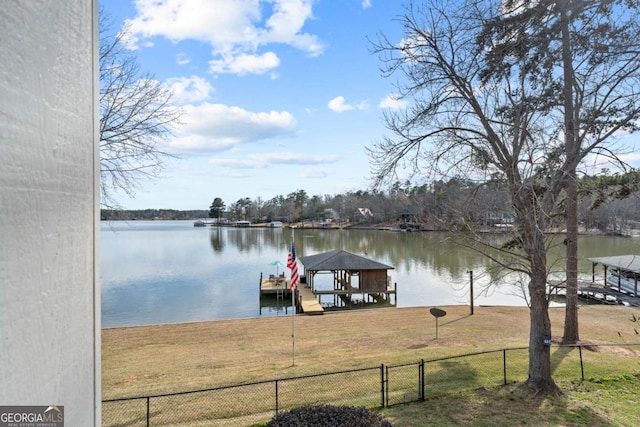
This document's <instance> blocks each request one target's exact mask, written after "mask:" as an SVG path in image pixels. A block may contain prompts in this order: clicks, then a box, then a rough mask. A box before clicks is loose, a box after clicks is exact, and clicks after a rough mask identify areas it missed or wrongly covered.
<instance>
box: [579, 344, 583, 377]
mask: <svg viewBox="0 0 640 427" xmlns="http://www.w3.org/2000/svg"><path fill="white" fill-rule="evenodd" d="M578 352H579V353H580V373H581V375H582V381H584V365H583V363H582V346H581V345H579V346H578Z"/></svg>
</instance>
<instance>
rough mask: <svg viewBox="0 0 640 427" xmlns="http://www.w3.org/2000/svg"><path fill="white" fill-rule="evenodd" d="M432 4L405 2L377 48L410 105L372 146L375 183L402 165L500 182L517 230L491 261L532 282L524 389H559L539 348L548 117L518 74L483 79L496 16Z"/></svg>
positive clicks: (477, 8) (552, 185)
mask: <svg viewBox="0 0 640 427" xmlns="http://www.w3.org/2000/svg"><path fill="white" fill-rule="evenodd" d="M438 3H440V4H436V3H435V2H434V3H433V4H431V5H430V6H429V7H418V6H415V5H414V4H410V5H409V6H408V7H407V10H406V13H405V14H404V15H403V16H402V17H400V18H399V21H400V23H401V24H402V26H403V29H404V39H403V41H402V42H401V43H400V44H399V45H395V44H393V43H390V42H389V41H388V40H387V39H385V38H384V37H382V38H381V40H380V41H379V42H378V44H377V46H376V50H377V52H378V53H379V54H380V55H381V56H382V57H383V60H384V61H385V62H384V63H385V66H386V68H384V70H383V71H384V72H385V73H386V74H388V75H392V74H394V73H401V75H402V77H403V78H404V80H402V84H401V85H400V90H401V96H402V97H403V98H406V99H411V100H412V104H411V106H410V107H409V108H408V109H407V110H406V111H401V112H389V113H387V115H386V117H385V120H386V123H387V126H388V128H389V129H390V130H392V131H393V132H394V134H395V139H391V138H388V139H385V140H383V141H382V142H379V143H377V144H376V145H375V146H374V147H372V148H371V149H370V155H371V158H372V161H373V165H374V172H375V178H376V180H377V182H383V181H384V180H386V179H388V178H389V177H393V176H394V175H395V171H396V170H397V168H399V167H405V166H409V167H411V168H413V170H414V171H415V172H420V173H431V174H433V175H437V174H441V175H446V174H447V173H450V172H452V171H457V172H458V173H461V174H463V175H466V176H473V174H474V173H475V174H477V176H478V177H482V176H489V175H491V176H496V174H499V175H500V176H501V177H503V178H504V181H505V182H506V183H507V185H508V188H509V194H510V197H511V203H512V207H513V209H514V212H515V217H516V219H517V221H518V228H517V233H516V234H515V235H514V238H513V239H514V240H513V241H514V244H513V245H512V246H510V247H509V248H508V249H510V250H509V252H508V253H506V254H505V256H507V255H508V256H509V257H510V259H509V260H508V261H503V260H501V258H498V257H495V260H496V262H503V263H504V264H505V265H509V266H510V267H511V268H512V269H515V270H518V271H521V272H523V273H525V274H527V275H528V277H529V278H530V282H529V285H528V289H529V297H530V301H531V306H530V324H531V327H530V339H529V379H528V384H530V385H531V386H532V387H534V388H535V389H537V390H545V391H548V390H556V389H557V387H556V385H555V383H554V381H553V379H552V377H551V363H550V349H549V347H548V346H546V345H545V344H544V342H543V337H545V336H550V335H551V323H550V320H549V313H548V299H547V293H546V282H547V274H548V271H547V264H546V252H547V247H546V246H545V245H546V242H545V236H544V231H543V230H544V229H545V225H546V221H547V219H548V217H549V212H552V211H553V209H554V208H555V205H556V202H557V197H555V196H556V195H557V194H558V192H559V187H560V183H559V182H557V180H555V181H554V180H553V179H552V176H550V175H549V174H546V173H541V172H540V170H539V167H538V166H537V165H538V163H539V162H540V160H543V161H544V158H545V156H547V155H548V153H549V152H551V151H553V150H554V147H553V146H552V145H551V144H550V143H549V141H553V140H554V138H553V136H554V135H548V134H546V131H545V130H546V127H545V126H544V122H545V118H546V117H545V115H544V114H543V113H541V112H540V111H539V109H537V108H535V107H534V105H532V104H533V103H535V102H538V101H536V100H537V99H539V98H540V97H539V94H538V93H536V92H535V91H534V90H533V89H532V87H531V86H530V84H529V79H530V77H531V76H529V75H528V74H527V71H526V70H525V69H524V68H522V69H520V70H517V72H514V73H495V74H492V75H488V76H483V72H484V71H485V70H487V69H488V68H489V65H490V64H488V63H487V60H486V55H485V53H484V51H483V49H484V45H483V44H479V42H478V40H479V39H480V38H481V36H482V31H483V28H484V26H485V25H486V24H487V22H488V20H489V19H490V18H491V17H493V16H495V15H496V14H498V13H499V11H498V10H496V9H495V8H494V9H492V8H491V5H488V4H487V5H483V4H481V3H480V2H478V3H474V2H449V3H445V5H444V6H441V5H442V4H443V3H441V2H438ZM514 71H515V70H514ZM535 77H536V78H540V79H544V78H545V76H535Z"/></svg>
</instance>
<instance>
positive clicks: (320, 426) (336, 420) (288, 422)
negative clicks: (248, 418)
mask: <svg viewBox="0 0 640 427" xmlns="http://www.w3.org/2000/svg"><path fill="white" fill-rule="evenodd" d="M299 426H304V427H363V426H367V427H393V424H391V422H389V421H388V420H387V419H385V418H384V417H383V416H382V415H380V414H376V413H375V412H372V411H369V410H368V409H365V408H360V407H355V406H332V405H306V406H300V407H298V408H294V409H292V410H290V411H285V412H280V413H279V414H277V415H276V416H275V417H273V418H272V419H271V421H269V423H268V424H267V427H299Z"/></svg>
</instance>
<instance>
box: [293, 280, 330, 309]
mask: <svg viewBox="0 0 640 427" xmlns="http://www.w3.org/2000/svg"><path fill="white" fill-rule="evenodd" d="M298 305H299V306H300V307H301V308H302V312H303V313H304V314H323V313H324V308H322V305H320V303H319V302H318V300H317V299H316V296H315V295H314V294H313V291H312V290H311V288H308V287H306V286H305V285H303V284H301V285H298Z"/></svg>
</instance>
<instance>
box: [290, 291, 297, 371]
mask: <svg viewBox="0 0 640 427" xmlns="http://www.w3.org/2000/svg"><path fill="white" fill-rule="evenodd" d="M295 293H296V287H295V286H294V287H292V288H291V305H293V310H292V312H291V366H296V301H295Z"/></svg>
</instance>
